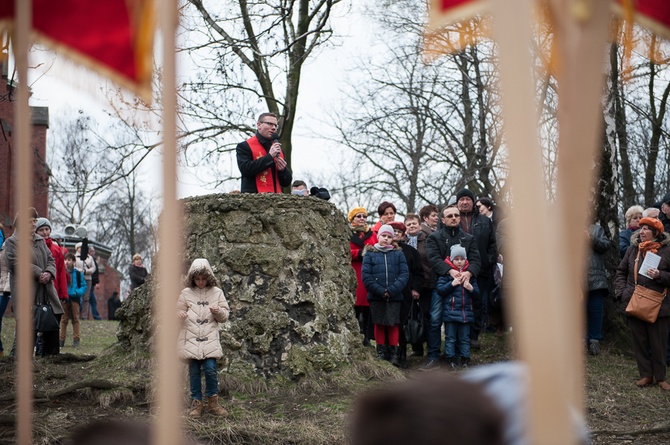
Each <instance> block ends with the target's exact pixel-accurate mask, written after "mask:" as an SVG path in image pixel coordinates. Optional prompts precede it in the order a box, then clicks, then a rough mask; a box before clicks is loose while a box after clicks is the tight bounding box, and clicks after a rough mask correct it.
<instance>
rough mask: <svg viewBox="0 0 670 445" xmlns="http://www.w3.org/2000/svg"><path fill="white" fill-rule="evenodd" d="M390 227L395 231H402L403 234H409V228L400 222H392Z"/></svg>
mask: <svg viewBox="0 0 670 445" xmlns="http://www.w3.org/2000/svg"><path fill="white" fill-rule="evenodd" d="M389 226H391V227H393V230H401V231H402V233H405V232H407V227H405V224H403V223H402V222H400V221H391V222H390V223H389Z"/></svg>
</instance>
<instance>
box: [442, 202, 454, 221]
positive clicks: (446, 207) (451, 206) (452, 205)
mask: <svg viewBox="0 0 670 445" xmlns="http://www.w3.org/2000/svg"><path fill="white" fill-rule="evenodd" d="M447 209H456V210H458V206H457V205H456V203H453V204H447V205H446V206H444V207H442V210H440V218H444V211H445V210H447Z"/></svg>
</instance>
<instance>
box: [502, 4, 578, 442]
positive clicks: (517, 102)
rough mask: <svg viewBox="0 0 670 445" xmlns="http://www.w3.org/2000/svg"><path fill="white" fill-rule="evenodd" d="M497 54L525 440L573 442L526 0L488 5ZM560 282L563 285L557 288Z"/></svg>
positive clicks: (529, 7)
mask: <svg viewBox="0 0 670 445" xmlns="http://www.w3.org/2000/svg"><path fill="white" fill-rule="evenodd" d="M492 7H493V22H494V34H495V37H496V40H497V42H498V45H499V53H500V62H499V66H500V83H501V90H502V103H503V110H504V115H503V117H504V127H505V137H506V142H507V147H508V149H509V168H510V174H509V179H510V183H511V190H512V194H513V198H514V200H513V202H514V208H513V211H512V212H511V213H512V214H511V220H510V240H511V242H510V246H511V251H510V252H509V253H508V255H507V260H508V263H511V264H509V267H507V268H506V271H509V276H510V278H511V279H512V285H513V288H514V292H513V293H512V317H513V323H514V327H515V330H514V334H515V338H516V341H517V344H518V350H519V356H520V358H521V359H522V360H524V361H525V362H526V363H527V365H528V370H529V377H530V381H529V400H528V403H529V414H530V419H529V420H530V422H529V428H530V430H529V431H528V432H527V433H528V435H529V436H530V440H529V443H533V444H538V445H546V444H556V445H569V444H574V443H575V442H576V439H575V437H574V434H573V428H572V425H571V418H570V412H569V407H568V397H567V394H566V393H567V392H569V391H566V384H567V381H568V380H567V379H566V375H565V372H564V371H565V367H566V364H565V363H564V362H561V360H560V357H561V355H560V354H557V353H556V351H557V350H559V349H560V347H559V344H560V338H561V335H563V334H564V333H565V329H567V326H560V325H559V324H558V321H559V320H558V319H557V318H556V317H554V314H555V312H556V310H557V309H556V307H557V306H558V305H559V304H560V299H561V298H565V295H562V288H561V283H560V282H558V283H556V282H557V281H558V280H556V277H555V274H556V272H555V270H554V269H555V263H556V258H555V253H554V251H553V250H552V247H553V244H555V242H554V243H553V244H552V243H551V241H553V237H552V234H551V232H550V231H548V228H549V227H550V222H549V220H550V218H549V206H548V205H547V195H546V193H545V181H544V178H543V171H544V170H543V168H542V157H541V151H540V146H539V142H538V135H537V130H536V129H537V128H538V116H537V110H536V103H535V88H534V85H535V79H534V78H533V75H532V72H533V69H532V63H531V58H530V57H531V50H530V42H531V24H532V17H531V12H532V10H533V3H532V2H531V1H530V0H508V1H505V2H501V1H497V2H492ZM564 287H565V286H563V288H564Z"/></svg>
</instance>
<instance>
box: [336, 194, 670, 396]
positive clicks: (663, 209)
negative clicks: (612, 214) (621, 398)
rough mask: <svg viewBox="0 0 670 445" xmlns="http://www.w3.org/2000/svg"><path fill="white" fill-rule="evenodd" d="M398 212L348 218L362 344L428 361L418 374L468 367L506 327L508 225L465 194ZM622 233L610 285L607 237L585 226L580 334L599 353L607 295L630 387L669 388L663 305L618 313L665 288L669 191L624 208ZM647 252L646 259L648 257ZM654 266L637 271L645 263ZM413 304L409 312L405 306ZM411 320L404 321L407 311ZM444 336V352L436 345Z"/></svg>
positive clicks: (383, 207) (667, 314) (667, 309)
mask: <svg viewBox="0 0 670 445" xmlns="http://www.w3.org/2000/svg"><path fill="white" fill-rule="evenodd" d="M396 213H397V209H396V207H395V206H394V205H393V203H390V202H386V201H385V202H382V203H381V204H380V205H379V207H378V208H377V214H378V217H379V218H378V220H377V221H376V222H374V223H372V222H370V221H369V214H368V212H367V210H366V209H365V208H363V207H355V208H352V209H351V210H350V211H349V213H348V215H347V216H348V220H349V223H350V227H351V232H352V234H351V239H350V252H351V263H352V267H353V268H354V270H355V272H356V278H357V282H358V285H357V288H356V295H355V301H354V308H355V313H356V317H357V320H358V323H359V328H360V332H361V333H362V334H363V344H364V345H366V346H367V345H371V341H374V344H375V347H376V350H377V355H378V357H379V358H380V359H385V360H389V361H390V362H391V363H393V364H394V365H397V366H407V352H408V348H409V346H410V345H411V355H412V356H423V355H424V345H426V346H427V351H426V353H427V359H426V362H425V364H424V365H423V366H422V367H421V369H422V370H432V369H435V368H437V367H439V366H440V359H441V358H443V359H444V361H445V362H446V364H447V366H449V367H451V368H454V369H455V368H459V367H468V365H469V363H470V353H471V350H477V349H479V348H481V344H480V343H479V336H480V333H481V332H483V331H485V330H488V331H490V332H492V333H495V334H496V335H498V336H502V335H503V334H504V332H505V331H506V330H507V328H508V327H509V326H508V324H507V321H506V318H505V316H504V311H503V307H504V305H502V304H500V301H501V299H502V295H504V292H505V289H506V287H505V286H504V284H503V283H504V280H502V270H503V268H502V262H503V259H504V257H503V255H500V253H501V252H502V251H503V249H504V248H503V246H504V241H505V238H506V236H505V228H506V226H507V220H506V219H505V217H504V215H503V214H502V212H501V211H500V210H499V209H498V208H496V206H495V205H494V204H493V201H492V200H491V199H490V198H488V197H479V198H475V195H474V194H473V193H472V192H471V191H470V190H468V189H462V190H460V191H459V192H458V193H457V194H456V199H455V201H454V202H453V203H451V204H449V205H447V206H445V207H443V208H442V209H441V210H438V209H437V207H435V206H434V205H427V206H425V207H423V208H422V209H421V210H420V211H419V214H418V215H416V214H413V213H408V214H406V215H405V218H404V222H400V221H395V219H396ZM625 220H626V228H625V229H624V230H622V231H621V233H620V234H619V250H620V255H621V263H620V265H619V267H618V269H617V272H616V277H615V279H614V283H613V284H612V280H611V279H610V278H609V276H608V273H607V269H606V266H605V256H606V255H607V253H608V252H610V251H611V250H610V249H612V241H611V240H610V238H609V237H608V236H607V235H606V232H605V230H604V229H603V227H601V226H600V225H598V224H592V225H590V226H589V228H588V230H587V236H588V237H589V239H590V245H591V252H590V255H589V257H590V261H589V263H588V280H587V283H586V285H585V289H584V297H585V298H584V300H585V312H586V335H585V338H584V349H585V351H586V352H587V353H588V354H590V355H598V354H600V352H601V345H600V342H601V341H602V338H603V334H602V329H603V313H604V310H603V308H604V302H605V299H606V298H608V297H613V298H614V299H616V300H617V301H619V302H620V304H621V312H622V314H624V315H625V318H626V320H627V323H628V326H629V327H630V332H631V335H632V337H633V345H634V351H635V355H636V360H637V363H638V369H639V373H640V380H639V381H638V382H637V384H638V386H647V385H650V384H652V383H656V384H657V385H658V386H659V387H660V388H662V389H663V390H670V384H668V383H666V380H665V377H666V376H665V373H666V366H670V349H669V345H670V342H669V339H668V336H669V332H668V331H669V329H670V326H669V320H670V302H668V299H667V298H664V299H663V300H662V304H660V310H659V311H658V318H657V319H655V320H654V321H653V322H649V321H643V320H640V319H638V318H636V317H635V316H633V315H631V313H630V311H628V312H627V311H626V308H627V307H628V306H629V302H630V300H631V296H632V295H633V293H634V291H635V290H636V286H638V288H637V289H638V290H639V289H640V287H644V288H647V289H650V290H652V291H654V292H657V293H658V294H659V295H662V296H663V297H664V296H665V294H666V293H667V288H668V287H670V235H668V231H670V193H669V194H667V195H666V196H665V197H664V198H663V200H662V202H660V203H658V204H657V205H656V206H654V207H651V208H648V209H643V208H642V207H641V206H633V207H631V208H630V209H628V210H627V211H626V213H625ZM649 253H652V254H653V255H649ZM647 256H649V258H656V260H657V261H656V263H652V265H651V267H648V268H645V269H644V271H643V272H644V273H643V274H642V273H641V274H638V273H637V271H638V270H639V269H640V267H641V266H642V265H643V262H644V261H645V259H646V258H647ZM413 306H414V307H416V308H417V309H418V310H417V311H411V310H410V308H412V307H413ZM417 313H418V314H419V315H413V314H417ZM412 317H416V318H418V319H420V321H421V322H422V324H423V326H424V328H425V329H424V338H423V339H421V341H418V342H413V343H412V342H410V343H409V344H408V341H407V339H406V338H405V331H406V327H407V325H408V322H409V320H410V319H412ZM442 333H444V349H442V344H443V343H442V337H441V336H442Z"/></svg>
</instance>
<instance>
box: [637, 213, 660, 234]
mask: <svg viewBox="0 0 670 445" xmlns="http://www.w3.org/2000/svg"><path fill="white" fill-rule="evenodd" d="M640 225H641V226H649V227H651V228H652V229H655V230H656V231H657V232H658V233H659V234H661V233H663V232H665V228H664V227H663V223H662V222H661V221H660V220H658V219H656V218H649V217H647V218H642V219H641V220H640Z"/></svg>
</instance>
